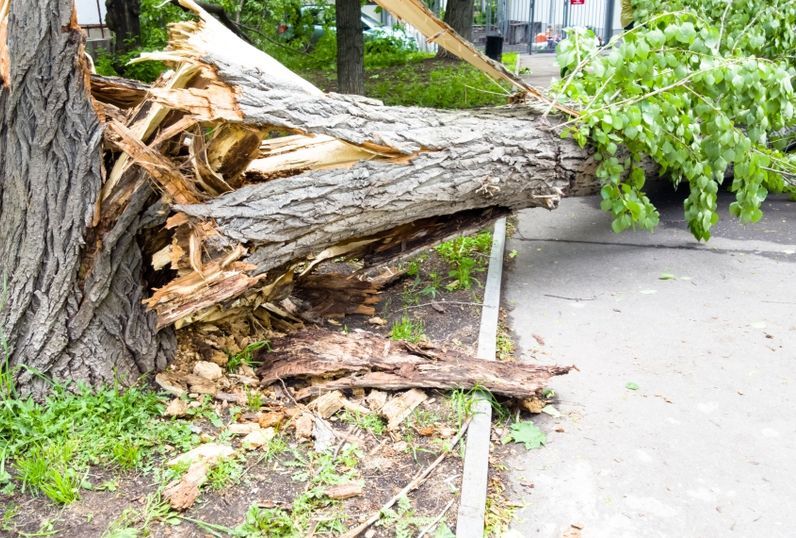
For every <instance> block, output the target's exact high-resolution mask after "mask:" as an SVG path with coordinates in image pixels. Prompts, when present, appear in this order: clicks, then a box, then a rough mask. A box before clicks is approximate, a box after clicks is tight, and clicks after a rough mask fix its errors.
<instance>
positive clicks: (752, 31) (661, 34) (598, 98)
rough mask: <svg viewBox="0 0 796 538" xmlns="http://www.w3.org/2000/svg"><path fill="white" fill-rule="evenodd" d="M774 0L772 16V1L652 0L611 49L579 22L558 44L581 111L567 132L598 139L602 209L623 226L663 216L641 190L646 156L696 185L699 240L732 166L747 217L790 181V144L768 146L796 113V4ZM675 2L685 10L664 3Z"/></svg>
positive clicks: (566, 92)
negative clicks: (794, 80)
mask: <svg viewBox="0 0 796 538" xmlns="http://www.w3.org/2000/svg"><path fill="white" fill-rule="evenodd" d="M642 4H643V6H642ZM772 4H778V5H780V8H782V11H781V12H780V13H778V14H777V15H776V16H772V18H768V17H767V16H763V14H765V13H769V12H770V9H769V8H766V9H762V10H761V9H758V4H757V3H754V2H740V1H737V0H734V1H732V2H725V1H720V0H708V1H705V2H703V1H699V2H697V1H694V0H679V1H677V2H661V1H657V2H644V3H640V4H639V6H638V8H637V12H636V20H637V26H636V27H635V28H634V29H633V30H631V31H629V32H626V33H625V34H623V36H622V40H621V41H619V42H617V41H614V43H613V45H612V46H611V47H609V48H608V53H607V54H603V53H602V52H601V51H600V49H598V48H597V40H596V38H594V37H593V36H592V35H591V34H590V33H588V32H586V31H582V30H577V29H576V30H574V31H572V32H570V34H569V36H570V37H569V38H568V39H567V40H565V41H563V42H562V43H561V44H560V45H559V48H558V61H559V64H560V65H561V67H562V69H564V70H566V72H568V73H570V75H569V76H568V77H567V78H566V79H564V80H562V81H561V82H560V83H559V85H558V86H557V88H556V91H557V92H558V94H559V96H560V98H566V99H568V100H570V101H572V102H574V103H576V104H577V105H578V107H579V108H580V109H582V110H583V113H582V115H581V116H580V117H578V118H577V119H576V120H573V121H571V122H569V125H568V129H567V130H566V131H565V134H566V135H569V136H572V137H573V138H574V139H575V140H577V141H578V143H580V144H581V145H582V146H583V145H586V144H587V143H591V144H593V145H594V146H595V147H596V149H597V154H596V157H597V159H598V160H599V161H600V164H599V167H598V169H597V176H598V178H599V179H600V180H601V182H602V185H603V187H602V190H601V194H602V198H603V201H602V207H603V209H604V210H606V211H608V212H610V213H611V214H612V215H613V217H614V220H613V224H612V226H613V229H614V231H616V232H620V231H622V230H626V229H628V228H633V227H640V228H643V229H652V228H654V227H655V226H656V225H657V224H658V218H659V216H658V212H657V210H656V209H655V208H654V207H653V205H652V204H651V202H650V200H649V198H648V197H647V196H646V194H645V193H644V190H643V188H644V183H645V172H644V168H643V164H644V161H645V159H647V158H651V159H652V160H653V161H655V162H656V163H657V164H658V165H659V166H660V167H661V169H662V171H663V172H665V173H666V174H668V175H669V176H670V177H671V179H672V181H673V182H674V184H675V185H678V184H680V183H687V184H688V186H689V188H690V195H689V197H688V198H687V200H686V201H685V204H684V207H685V216H686V220H687V221H688V226H689V228H690V230H691V232H692V233H693V235H694V236H695V237H696V238H697V239H700V240H707V239H709V238H710V229H711V227H712V226H713V225H714V224H716V222H717V221H718V214H717V212H716V209H717V193H718V190H719V185H720V184H721V183H722V182H723V181H724V178H725V176H726V175H727V172H728V170H729V169H730V167H732V170H733V177H734V179H733V182H732V184H731V186H730V190H731V191H732V192H734V193H735V194H736V200H735V202H733V203H732V204H731V206H730V211H731V213H732V214H733V215H734V216H736V217H739V218H740V219H741V221H743V222H755V221H757V220H759V219H760V217H761V216H762V212H761V211H760V204H761V203H762V201H763V200H764V199H765V197H766V196H767V194H768V192H770V191H774V192H781V191H783V190H788V189H792V186H786V184H785V177H787V176H784V175H783V173H787V172H791V173H792V172H793V170H794V168H796V167H795V166H794V162H793V161H792V160H791V158H790V157H789V156H787V155H785V154H783V153H781V152H780V149H781V148H782V146H783V144H784V141H782V140H780V141H778V142H777V143H775V144H773V145H769V144H770V142H772V140H771V135H772V133H774V132H775V131H778V130H780V129H783V128H784V127H786V126H788V125H789V124H790V123H791V121H792V120H793V117H794V91H793V87H792V85H791V77H792V75H793V73H794V71H793V68H792V67H791V65H790V64H789V63H788V62H787V61H786V58H788V59H789V60H792V58H793V56H790V55H791V54H792V46H793V45H792V40H793V39H795V38H794V37H793V31H792V28H793V25H794V23H796V19H794V18H793V17H794V9H796V8H794V7H793V3H792V2H772ZM785 4H787V6H785ZM672 5H674V8H680V10H679V11H677V12H662V11H661V10H662V9H664V8H665V9H672ZM786 22H787V24H785V23H786ZM786 34H787V35H786ZM761 39H766V40H768V41H769V42H768V43H763V42H761ZM755 54H761V55H763V57H761V58H756V57H754V55H755ZM778 148H779V149H778Z"/></svg>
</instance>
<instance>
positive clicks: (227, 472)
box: [207, 458, 245, 491]
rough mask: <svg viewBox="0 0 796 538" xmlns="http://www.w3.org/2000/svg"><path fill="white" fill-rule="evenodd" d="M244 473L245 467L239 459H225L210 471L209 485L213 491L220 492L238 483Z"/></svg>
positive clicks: (208, 476)
mask: <svg viewBox="0 0 796 538" xmlns="http://www.w3.org/2000/svg"><path fill="white" fill-rule="evenodd" d="M244 461H245V459H244ZM243 471H244V469H243V465H242V464H241V462H240V461H239V459H238V458H225V459H222V460H221V461H219V462H217V463H216V464H215V465H214V466H213V467H212V468H211V469H210V472H209V473H208V474H207V483H208V484H209V485H210V487H211V488H212V489H214V490H216V491H218V490H221V489H224V488H225V487H227V486H228V485H230V484H234V483H236V482H238V481H239V480H240V479H241V477H242V476H243Z"/></svg>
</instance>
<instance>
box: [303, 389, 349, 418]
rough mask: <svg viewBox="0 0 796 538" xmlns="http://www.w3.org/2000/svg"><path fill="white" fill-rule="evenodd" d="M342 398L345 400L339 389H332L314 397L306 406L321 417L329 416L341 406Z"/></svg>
mask: <svg viewBox="0 0 796 538" xmlns="http://www.w3.org/2000/svg"><path fill="white" fill-rule="evenodd" d="M343 400H345V397H344V396H343V393H342V392H340V391H339V390H334V391H332V392H327V393H326V394H324V395H323V396H320V397H318V398H316V399H314V400H313V401H311V402H310V403H309V405H308V407H309V408H310V409H313V410H314V411H315V412H316V413H318V414H319V415H320V416H322V417H323V418H329V417H331V416H332V415H334V414H335V413H337V412H338V411H339V410H340V409H342V408H343V405H344V403H343Z"/></svg>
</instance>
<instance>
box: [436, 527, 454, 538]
mask: <svg viewBox="0 0 796 538" xmlns="http://www.w3.org/2000/svg"><path fill="white" fill-rule="evenodd" d="M434 538H456V535H455V534H453V531H451V530H450V528H449V527H448V525H446V524H445V523H440V524H439V526H438V527H437V530H436V531H434Z"/></svg>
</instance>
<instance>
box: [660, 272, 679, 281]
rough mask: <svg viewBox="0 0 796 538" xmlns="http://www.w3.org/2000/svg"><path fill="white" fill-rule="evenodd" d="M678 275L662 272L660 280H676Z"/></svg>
mask: <svg viewBox="0 0 796 538" xmlns="http://www.w3.org/2000/svg"><path fill="white" fill-rule="evenodd" d="M676 278H677V277H676V276H674V275H673V274H671V273H661V276H659V277H658V280H675V279H676Z"/></svg>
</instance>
